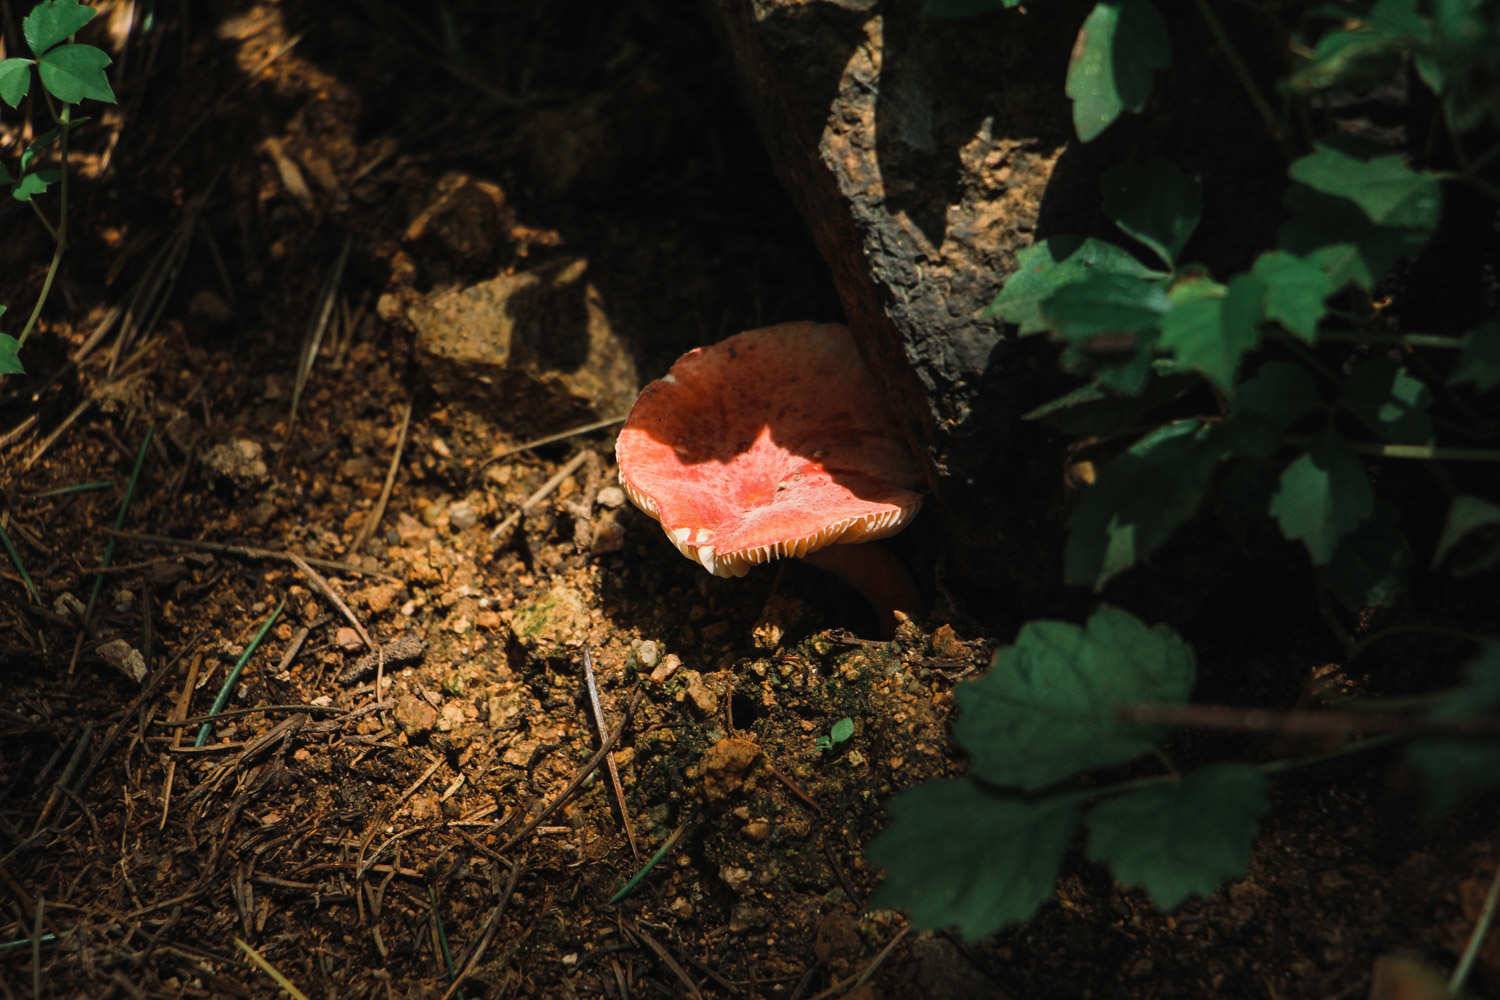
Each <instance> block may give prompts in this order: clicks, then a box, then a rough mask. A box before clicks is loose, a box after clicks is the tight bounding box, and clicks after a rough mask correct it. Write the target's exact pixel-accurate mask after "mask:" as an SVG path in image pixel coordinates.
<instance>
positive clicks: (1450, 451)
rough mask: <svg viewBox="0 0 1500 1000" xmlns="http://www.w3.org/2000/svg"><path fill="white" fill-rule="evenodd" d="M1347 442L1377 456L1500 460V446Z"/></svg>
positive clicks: (1301, 440)
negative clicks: (1451, 446) (1452, 446)
mask: <svg viewBox="0 0 1500 1000" xmlns="http://www.w3.org/2000/svg"><path fill="white" fill-rule="evenodd" d="M1286 440H1287V442H1288V443H1289V444H1295V445H1308V444H1312V442H1313V439H1312V438H1310V437H1308V436H1307V435H1305V434H1293V435H1290V436H1288V437H1287V439H1286ZM1345 443H1346V444H1348V446H1349V448H1350V449H1351V450H1353V451H1356V452H1358V453H1359V454H1361V455H1370V456H1373V457H1375V458H1410V459H1417V460H1419V461H1425V462H1500V448H1445V447H1442V446H1440V445H1435V444H1376V443H1375V442H1373V441H1346V442H1345Z"/></svg>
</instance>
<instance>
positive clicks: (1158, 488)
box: [1063, 420, 1222, 591]
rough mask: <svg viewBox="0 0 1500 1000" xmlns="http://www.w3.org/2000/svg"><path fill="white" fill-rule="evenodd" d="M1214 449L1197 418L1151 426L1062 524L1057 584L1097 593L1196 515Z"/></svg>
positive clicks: (1102, 474) (1210, 435)
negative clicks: (1065, 532) (1061, 577)
mask: <svg viewBox="0 0 1500 1000" xmlns="http://www.w3.org/2000/svg"><path fill="white" fill-rule="evenodd" d="M1221 454H1222V448H1221V447H1220V446H1219V444H1218V442H1217V439H1216V438H1215V437H1214V435H1213V433H1212V429H1211V428H1209V427H1207V426H1205V425H1204V424H1202V423H1201V422H1200V421H1197V420H1180V421H1177V422H1175V423H1170V424H1167V425H1165V426H1163V427H1159V428H1157V429H1156V430H1154V431H1152V432H1151V433H1150V434H1147V435H1146V436H1145V437H1143V438H1141V439H1140V440H1139V441H1137V442H1136V443H1135V444H1133V445H1131V446H1130V449H1129V450H1128V451H1126V452H1125V453H1123V454H1121V455H1119V456H1117V457H1116V458H1114V459H1113V460H1111V461H1110V462H1109V463H1108V464H1107V465H1105V466H1104V467H1103V468H1102V469H1101V470H1100V471H1099V480H1098V482H1097V483H1096V484H1095V485H1094V486H1092V487H1090V488H1089V489H1088V490H1087V491H1086V492H1084V494H1083V496H1082V498H1081V499H1080V500H1079V503H1078V506H1077V507H1076V508H1074V510H1073V515H1072V517H1071V518H1069V521H1068V544H1067V548H1066V550H1065V552H1064V557H1063V559H1064V578H1065V579H1066V581H1067V582H1068V583H1070V584H1077V585H1082V586H1091V587H1093V588H1094V590H1095V591H1099V590H1102V589H1103V588H1104V585H1105V584H1107V583H1108V582H1109V581H1110V580H1111V579H1113V578H1114V577H1115V576H1116V575H1118V574H1120V573H1123V572H1124V571H1125V570H1127V569H1129V568H1130V567H1132V566H1135V565H1137V564H1138V563H1140V562H1141V561H1142V560H1144V559H1145V558H1146V557H1147V556H1149V555H1150V554H1151V553H1152V552H1154V551H1156V550H1157V549H1158V548H1159V547H1161V545H1162V544H1164V543H1165V542H1166V541H1167V540H1168V539H1169V538H1171V537H1172V534H1173V532H1175V531H1176V530H1177V529H1178V528H1179V527H1181V526H1182V525H1183V524H1184V523H1186V522H1187V521H1188V520H1190V519H1191V518H1192V517H1193V515H1194V514H1196V513H1197V512H1198V506H1199V504H1200V503H1202V501H1203V494H1204V493H1205V492H1207V490H1208V484H1209V482H1210V481H1211V480H1212V478H1213V473H1214V469H1215V467H1216V466H1217V465H1218V462H1219V458H1220V456H1221Z"/></svg>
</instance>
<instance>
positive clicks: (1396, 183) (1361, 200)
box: [1287, 144, 1443, 231]
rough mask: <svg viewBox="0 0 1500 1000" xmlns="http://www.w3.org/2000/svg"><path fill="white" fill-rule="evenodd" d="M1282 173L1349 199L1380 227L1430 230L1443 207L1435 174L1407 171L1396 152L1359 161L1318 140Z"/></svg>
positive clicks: (1308, 185) (1315, 188)
mask: <svg viewBox="0 0 1500 1000" xmlns="http://www.w3.org/2000/svg"><path fill="white" fill-rule="evenodd" d="M1287 174H1288V176H1290V177H1291V178H1292V180H1294V181H1297V182H1298V183H1301V184H1304V185H1306V186H1307V187H1310V188H1312V189H1313V190H1314V191H1320V192H1322V193H1323V194H1327V195H1332V196H1334V197H1336V198H1345V199H1348V200H1349V201H1352V202H1354V203H1355V204H1356V205H1358V206H1359V207H1360V209H1362V210H1363V211H1364V213H1365V215H1366V216H1367V217H1368V218H1369V220H1370V221H1371V222H1374V223H1375V224H1376V225H1380V226H1392V227H1395V228H1398V229H1418V230H1424V231H1430V230H1432V229H1434V228H1436V226H1437V223H1438V216H1439V214H1440V213H1441V211H1442V205H1443V192H1442V184H1441V182H1440V181H1439V179H1438V176H1437V175H1436V174H1432V173H1427V172H1419V171H1415V170H1412V169H1411V168H1410V167H1408V166H1407V165H1406V163H1405V161H1404V160H1403V159H1402V158H1401V157H1400V156H1399V155H1396V154H1391V155H1389V156H1377V157H1375V158H1374V159H1370V160H1361V159H1359V158H1358V157H1354V156H1350V155H1349V154H1348V153H1345V152H1342V151H1340V150H1338V149H1335V148H1333V147H1332V146H1327V145H1322V144H1319V145H1318V146H1316V147H1315V151H1314V152H1312V153H1310V154H1308V155H1307V156H1304V157H1302V158H1301V159H1300V160H1297V161H1295V162H1293V163H1292V165H1291V166H1290V167H1289V168H1288V169H1287Z"/></svg>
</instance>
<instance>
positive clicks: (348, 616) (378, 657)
mask: <svg viewBox="0 0 1500 1000" xmlns="http://www.w3.org/2000/svg"><path fill="white" fill-rule="evenodd" d="M292 564H293V565H294V566H296V567H297V568H298V569H299V570H301V571H302V575H303V576H305V577H307V579H308V582H309V583H311V584H312V585H313V588H314V589H315V590H317V591H318V592H319V593H321V594H322V595H323V596H324V597H326V598H328V600H329V601H330V602H332V604H333V606H334V607H335V608H338V610H339V614H341V615H343V616H344V619H345V620H346V621H347V622H348V623H349V624H350V625H351V626H352V627H353V628H354V631H355V633H356V634H358V635H359V641H360V642H363V643H364V644H365V648H366V649H368V650H369V651H370V652H372V653H374V654H375V704H377V705H379V704H381V703H382V701H381V698H382V695H381V690H380V689H381V687H382V685H383V682H384V681H385V650H383V649H381V648H380V647H379V646H377V645H375V643H374V641H373V640H372V639H371V638H370V633H369V632H366V631H365V627H364V625H363V624H362V623H361V622H360V620H359V619H358V618H356V617H355V616H354V612H353V611H351V610H350V609H349V605H348V604H346V603H344V599H343V598H342V597H340V596H339V593H338V591H336V590H334V589H333V585H332V584H330V583H329V582H328V581H327V580H325V579H323V575H322V574H321V573H319V572H318V571H317V570H315V569H313V568H312V567H311V566H309V565H308V564H307V560H306V559H303V558H302V557H301V556H298V555H294V556H292Z"/></svg>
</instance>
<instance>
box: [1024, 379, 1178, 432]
mask: <svg viewBox="0 0 1500 1000" xmlns="http://www.w3.org/2000/svg"><path fill="white" fill-rule="evenodd" d="M1197 384H1198V380H1197V379H1195V378H1191V377H1188V376H1183V375H1167V376H1164V377H1162V378H1156V379H1152V380H1151V382H1150V384H1149V385H1147V386H1146V388H1145V391H1144V392H1143V393H1142V394H1141V395H1140V396H1136V397H1127V396H1120V395H1116V394H1115V393H1113V392H1109V391H1106V388H1105V386H1104V385H1103V384H1102V383H1100V382H1099V381H1095V382H1091V383H1089V384H1088V385H1083V386H1080V387H1078V388H1077V389H1074V390H1073V391H1072V392H1069V393H1065V394H1064V395H1062V396H1059V397H1058V398H1056V399H1054V400H1051V401H1050V402H1046V403H1043V404H1042V405H1041V406H1038V407H1037V408H1036V409H1034V410H1030V411H1028V412H1027V413H1024V414H1022V415H1021V419H1022V420H1034V421H1039V422H1041V423H1044V424H1046V425H1047V426H1049V427H1055V428H1057V429H1058V430H1060V431H1063V432H1064V433H1067V434H1094V433H1099V432H1101V431H1116V430H1118V429H1119V428H1120V427H1123V426H1129V425H1131V424H1138V423H1140V422H1141V418H1142V417H1144V416H1145V415H1146V414H1147V413H1149V412H1150V411H1151V410H1153V409H1155V408H1156V407H1158V406H1163V405H1165V404H1167V403H1170V402H1172V401H1174V400H1176V399H1177V398H1179V397H1180V396H1182V394H1183V393H1185V392H1188V391H1190V390H1191V389H1192V388H1193V387H1194V386H1196V385H1197Z"/></svg>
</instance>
